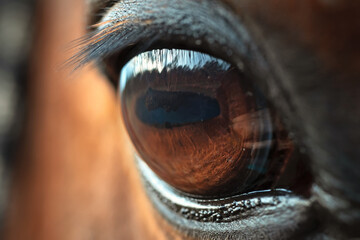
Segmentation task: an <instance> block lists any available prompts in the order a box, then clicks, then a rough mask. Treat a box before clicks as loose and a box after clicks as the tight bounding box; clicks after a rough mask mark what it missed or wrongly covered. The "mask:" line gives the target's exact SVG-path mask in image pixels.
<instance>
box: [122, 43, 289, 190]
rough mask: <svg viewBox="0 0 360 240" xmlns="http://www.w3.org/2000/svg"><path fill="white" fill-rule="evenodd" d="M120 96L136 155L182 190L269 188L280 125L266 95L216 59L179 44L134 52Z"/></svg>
mask: <svg viewBox="0 0 360 240" xmlns="http://www.w3.org/2000/svg"><path fill="white" fill-rule="evenodd" d="M120 96H121V106H122V114H123V118H124V120H125V124H126V127H127V130H128V133H129V135H130V138H131V139H132V141H133V144H134V145H135V148H136V150H137V151H138V154H139V156H140V157H141V158H142V159H143V160H144V161H145V162H146V164H147V165H148V166H149V167H150V168H151V169H152V170H153V171H154V172H155V173H156V174H157V175H158V176H159V177H160V178H161V179H163V180H164V181H165V182H167V183H168V184H170V185H171V186H173V187H174V188H175V189H178V190H180V191H182V192H185V193H189V194H194V195H200V196H215V195H228V194H234V193H241V192H246V191H251V190H256V189H261V188H269V186H270V185H272V184H273V183H274V182H275V181H276V180H277V179H278V176H279V175H280V174H281V173H282V171H283V169H284V166H285V165H286V161H285V160H283V159H280V160H279V157H274V155H276V154H275V153H274V152H276V150H274V148H275V145H278V144H276V142H275V140H274V139H275V135H276V132H277V131H280V130H278V129H276V128H277V125H276V124H274V119H273V118H274V117H273V114H272V113H271V110H270V108H269V106H268V104H267V102H266V100H265V99H264V97H263V96H262V94H261V92H260V91H259V90H258V89H257V88H256V86H254V85H253V84H252V81H251V79H249V78H248V77H247V76H246V75H245V74H244V73H242V72H241V71H240V70H239V69H237V68H236V67H234V66H232V65H231V64H230V63H228V62H226V61H224V60H221V59H218V58H215V57H212V56H210V55H207V54H204V53H200V52H195V51H189V50H179V49H161V50H152V51H148V52H144V53H141V54H139V55H137V56H135V57H134V58H132V59H131V60H130V61H129V62H128V63H127V64H126V65H125V66H124V67H123V68H122V70H121V73H120ZM282 150H284V149H282ZM285 150H286V148H285ZM277 156H278V155H277Z"/></svg>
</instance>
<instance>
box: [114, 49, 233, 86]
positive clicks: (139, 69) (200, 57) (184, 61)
mask: <svg viewBox="0 0 360 240" xmlns="http://www.w3.org/2000/svg"><path fill="white" fill-rule="evenodd" d="M212 62H216V65H217V67H220V69H222V70H225V71H226V70H228V69H229V68H230V67H231V65H230V64H229V63H227V62H225V61H223V60H221V59H218V58H214V57H211V56H209V55H208V54H202V53H199V52H194V51H189V50H181V49H162V50H159V49H157V50H152V51H148V52H144V53H141V54H139V55H137V56H136V57H134V58H133V59H131V60H130V61H129V62H128V63H127V64H126V65H125V66H124V67H123V68H122V70H121V75H120V91H123V90H124V88H125V85H126V80H127V79H130V78H131V77H135V76H136V75H137V74H139V73H144V72H146V71H149V72H151V71H153V70H157V72H159V73H161V72H162V71H163V70H164V69H166V71H169V69H174V68H184V69H188V70H193V69H195V68H196V69H199V68H202V67H204V66H205V65H206V64H211V63H212Z"/></svg>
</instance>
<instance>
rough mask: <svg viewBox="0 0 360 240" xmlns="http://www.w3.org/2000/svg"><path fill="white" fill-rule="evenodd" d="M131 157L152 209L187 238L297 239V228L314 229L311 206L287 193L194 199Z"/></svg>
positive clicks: (256, 193) (309, 202)
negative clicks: (154, 208) (155, 209)
mask: <svg viewBox="0 0 360 240" xmlns="http://www.w3.org/2000/svg"><path fill="white" fill-rule="evenodd" d="M135 156H136V159H137V160H136V161H137V164H138V168H139V170H140V172H141V173H142V177H143V181H144V184H145V186H146V187H145V188H146V191H147V193H148V196H149V198H150V200H151V201H152V202H153V204H154V206H155V207H156V208H157V210H158V211H159V212H160V214H161V215H163V217H165V219H167V220H168V221H169V222H170V223H172V224H173V225H174V226H176V228H178V229H183V230H184V232H185V233H186V234H189V235H191V236H196V237H199V238H211V239H224V238H225V237H230V236H233V237H235V239H242V238H244V239H247V238H254V239H258V238H262V237H264V236H270V235H271V236H272V237H273V239H284V238H286V239H291V237H292V236H299V235H298V234H299V233H298V232H297V231H298V229H297V227H298V226H299V225H302V229H301V231H303V232H310V231H312V230H313V226H316V224H315V222H314V221H311V220H310V219H311V218H310V216H311V214H309V211H310V209H311V205H312V202H311V201H309V200H307V199H303V198H300V197H297V196H295V195H293V194H291V193H290V192H289V191H286V190H282V189H279V190H277V191H272V192H270V191H263V192H254V193H250V194H245V195H239V196H236V197H229V198H223V199H212V200H204V199H203V200H201V199H196V198H192V197H189V196H184V195H182V194H181V193H179V192H177V191H176V190H174V189H173V188H172V187H170V186H169V185H167V184H166V183H165V182H163V181H162V180H161V179H159V178H158V177H157V176H156V175H155V174H154V173H153V172H152V171H151V169H150V168H149V167H148V166H147V165H146V164H145V163H144V162H143V161H142V160H141V159H140V158H139V157H138V156H137V155H135ZM274 194H275V195H274ZM264 234H265V235H264ZM230 239H232V238H230Z"/></svg>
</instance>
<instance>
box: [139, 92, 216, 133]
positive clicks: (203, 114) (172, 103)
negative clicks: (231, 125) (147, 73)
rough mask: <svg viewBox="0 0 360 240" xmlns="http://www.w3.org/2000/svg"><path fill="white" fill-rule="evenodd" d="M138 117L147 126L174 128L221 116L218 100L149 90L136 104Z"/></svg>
mask: <svg viewBox="0 0 360 240" xmlns="http://www.w3.org/2000/svg"><path fill="white" fill-rule="evenodd" d="M135 108H136V115H137V116H138V118H139V119H140V120H141V121H142V122H143V123H146V124H149V125H153V126H157V127H174V126H181V125H185V124H188V123H195V122H202V121H206V120H209V119H212V118H214V117H216V116H218V115H219V114H220V106H219V103H218V101H217V100H216V99H213V98H211V97H207V96H204V95H203V94H198V93H191V92H167V91H157V90H153V89H151V88H149V89H148V90H147V91H146V93H145V94H144V95H143V96H141V97H139V98H138V100H137V102H136V107H135Z"/></svg>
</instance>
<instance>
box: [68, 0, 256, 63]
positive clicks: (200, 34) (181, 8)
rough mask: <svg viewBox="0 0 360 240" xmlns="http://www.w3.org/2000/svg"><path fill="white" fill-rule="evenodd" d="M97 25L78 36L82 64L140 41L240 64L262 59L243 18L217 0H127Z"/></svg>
mask: <svg viewBox="0 0 360 240" xmlns="http://www.w3.org/2000/svg"><path fill="white" fill-rule="evenodd" d="M93 27H94V28H95V30H94V31H93V32H92V33H90V34H89V35H88V36H85V37H84V38H83V39H81V40H80V41H79V45H78V46H79V48H80V51H79V52H78V53H77V54H76V55H75V56H74V57H73V58H72V59H71V60H70V62H71V63H73V64H75V65H77V66H81V65H83V64H86V63H88V62H90V61H92V60H99V59H100V60H101V59H104V58H106V57H108V56H110V55H112V54H113V53H114V52H121V51H122V50H124V49H125V48H127V47H129V46H133V45H137V44H138V45H140V47H142V48H143V49H144V50H146V48H148V47H150V45H151V44H152V43H154V42H157V41H162V42H171V43H173V44H175V43H174V42H178V43H181V44H186V45H188V47H190V48H191V47H194V48H200V50H203V51H206V52H209V53H210V54H213V55H215V56H219V57H222V58H225V59H226V58H228V59H231V62H232V63H233V64H235V65H237V66H238V67H239V68H242V67H243V59H244V58H250V59H255V60H256V59H257V58H259V54H257V51H256V49H255V48H256V47H254V46H255V45H254V43H253V42H252V41H251V39H250V37H249V34H248V33H247V31H246V29H245V28H244V27H243V26H242V24H240V22H239V19H237V18H236V17H235V16H234V15H233V14H232V13H231V12H229V10H227V9H226V7H225V6H224V5H222V4H220V3H217V2H214V1H200V2H198V1H190V0H183V1H177V0H150V1H131V0H124V1H121V2H119V3H117V4H115V5H114V6H113V7H111V8H110V9H109V11H108V12H107V13H106V15H105V16H104V17H103V19H102V20H101V21H100V22H99V23H98V24H95V25H93ZM228 59H226V60H228Z"/></svg>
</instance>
